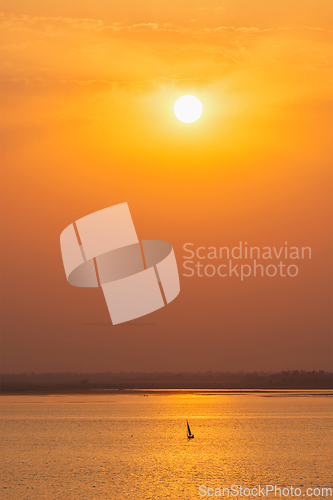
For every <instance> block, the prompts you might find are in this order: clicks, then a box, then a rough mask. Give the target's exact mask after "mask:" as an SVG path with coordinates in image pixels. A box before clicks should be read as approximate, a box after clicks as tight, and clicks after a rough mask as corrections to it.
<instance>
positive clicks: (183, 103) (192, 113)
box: [173, 95, 202, 123]
mask: <svg viewBox="0 0 333 500" xmlns="http://www.w3.org/2000/svg"><path fill="white" fill-rule="evenodd" d="M173 110H174V112H175V115H176V117H177V118H178V120H180V121H181V122H183V123H193V122H196V121H197V120H198V119H199V118H200V116H201V113H202V104H201V102H200V101H199V99H198V98H197V97H194V95H183V96H182V97H180V98H179V99H177V101H176V102H175V106H174V108H173Z"/></svg>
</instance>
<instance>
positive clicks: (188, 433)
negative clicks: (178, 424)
mask: <svg viewBox="0 0 333 500" xmlns="http://www.w3.org/2000/svg"><path fill="white" fill-rule="evenodd" d="M186 423H187V438H188V439H193V438H194V434H192V432H191V429H190V426H189V423H188V421H187V420H186Z"/></svg>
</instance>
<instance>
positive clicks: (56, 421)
mask: <svg viewBox="0 0 333 500" xmlns="http://www.w3.org/2000/svg"><path fill="white" fill-rule="evenodd" d="M324 392H325V394H326V393H327V391H323V392H321V391H311V392H306V391H303V392H300V391H295V392H293V391H292V392H290V391H289V392H284V393H282V394H281V393H264V394H263V393H259V394H250V393H249V394H241V393H238V394H237V393H236V394H234V393H230V394H216V393H215V394H204V393H196V394H187V393H184V392H182V391H179V392H178V393H177V394H167V393H164V392H161V393H160V394H152V393H149V392H145V394H149V396H148V397H146V396H144V393H142V394H140V393H139V394H125V393H120V394H114V395H113V394H109V395H85V394H82V395H52V396H51V395H50V396H2V397H1V402H2V405H1V406H2V410H1V429H2V432H1V436H2V437H1V447H2V450H1V457H2V459H1V466H2V472H1V499H2V500H72V499H77V500H85V499H87V500H88V499H89V500H102V499H103V500H127V499H128V500H157V499H163V500H165V499H172V500H194V499H200V498H204V497H203V496H200V495H199V486H200V485H205V486H206V489H207V488H208V487H211V488H214V490H210V492H212V491H214V492H215V491H217V492H218V490H215V488H223V487H224V488H231V486H232V485H240V486H242V487H243V488H245V487H249V488H253V487H256V486H257V485H261V486H263V485H277V486H281V487H290V486H291V485H293V486H294V487H300V488H302V496H303V493H304V491H305V489H306V488H308V487H313V488H315V487H320V488H321V487H329V486H331V487H332V472H333V471H332V463H333V422H332V410H333V406H332V398H330V397H327V396H325V395H324ZM187 419H188V420H189V422H190V425H191V430H192V432H193V433H194V435H195V438H194V439H193V440H188V439H187V437H186V420H187ZM303 490H304V491H303ZM203 491H208V490H203V489H202V490H201V493H202V495H203ZM225 495H226V492H225ZM230 495H231V493H230ZM205 498H208V496H206V497H205ZM212 498H217V497H215V496H214V497H212ZM231 498H232V497H231ZM237 498H248V497H245V496H243V495H242V496H238V497H237ZM271 498H274V494H273V495H272V494H271ZM313 498H326V497H325V496H322V495H320V496H317V497H313Z"/></svg>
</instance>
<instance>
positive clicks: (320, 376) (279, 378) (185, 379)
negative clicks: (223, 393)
mask: <svg viewBox="0 0 333 500" xmlns="http://www.w3.org/2000/svg"><path fill="white" fill-rule="evenodd" d="M332 388H333V376H332V373H331V372H325V371H323V370H320V371H304V370H301V371H299V370H293V371H281V372H278V373H267V372H251V373H246V372H236V373H232V372H204V373H189V372H182V373H171V372H152V373H145V372H119V373H113V372H104V373H34V372H28V373H20V374H14V373H12V374H9V373H6V374H2V375H1V390H2V392H15V391H23V392H24V391H37V392H38V391H45V390H46V391H47V390H50V391H52V390H60V391H61V390H65V391H66V390H94V389H95V390H103V389H109V390H116V389H119V390H124V389H332Z"/></svg>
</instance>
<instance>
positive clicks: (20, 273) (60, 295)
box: [0, 0, 333, 372]
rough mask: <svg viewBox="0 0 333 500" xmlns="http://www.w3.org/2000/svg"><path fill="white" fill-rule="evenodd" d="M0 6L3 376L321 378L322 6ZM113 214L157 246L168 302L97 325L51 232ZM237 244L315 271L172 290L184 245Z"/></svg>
mask: <svg viewBox="0 0 333 500" xmlns="http://www.w3.org/2000/svg"><path fill="white" fill-rule="evenodd" d="M0 6H1V8H0V11H1V22H2V30H1V31H2V35H1V60H2V71H1V89H2V90H1V99H2V101H1V108H2V112H1V150H2V153H1V157H2V173H1V175H2V183H1V184H2V197H1V203H2V208H1V215H2V267H3V269H2V355H3V359H2V368H1V371H2V372H20V371H35V372H38V371H108V370H110V371H119V370H124V371H131V370H140V371H152V370H159V371H161V370H176V371H180V370H193V371H197V370H222V371H226V370H230V371H236V370H280V369H287V368H289V369H326V370H327V369H330V368H331V352H332V351H331V311H332V306H331V286H330V284H331V248H332V246H331V245H332V238H331V236H332V233H331V224H332V217H331V198H332V196H331V193H332V183H331V163H332V162H331V159H332V147H331V141H332V30H333V23H332V8H331V0H328V1H326V0H321V1H320V2H318V0H271V1H267V0H223V1H221V0H220V1H217V0H216V1H210V0H205V1H204V0H201V1H190V0H186V1H184V0H180V1H179V0H178V1H177V2H175V1H173V0H154V1H142V0H134V1H128V0H115V1H110V0H87V1H84V2H83V1H81V0H48V1H47V2H46V1H44V0H39V1H38V0H11V1H6V0H2V1H1V3H0ZM183 94H194V95H196V96H197V97H198V98H199V99H200V100H201V102H202V105H203V114H202V117H201V118H200V120H198V121H197V122H195V123H193V124H191V125H185V124H183V123H181V122H179V121H178V120H177V119H176V118H175V116H174V114H173V105H174V102H175V101H176V99H177V98H178V97H180V96H181V95H183ZM124 201H127V202H128V204H129V207H130V210H131V213H132V217H133V219H134V223H135V226H136V230H137V233H138V236H139V238H142V239H165V240H167V241H170V242H171V243H172V244H173V246H174V248H175V252H176V257H177V261H178V266H179V271H180V274H181V277H180V278H181V293H180V296H179V297H178V298H177V299H176V300H175V301H174V302H173V303H171V304H170V305H169V306H168V307H166V308H163V309H161V310H160V311H157V312H155V313H153V314H152V315H150V316H147V317H144V318H141V319H139V320H137V321H135V322H133V323H128V324H124V325H119V326H115V327H113V326H112V325H111V324H110V325H109V324H108V322H109V316H108V311H107V308H106V305H105V302H104V300H103V297H102V292H101V290H93V289H78V288H74V287H71V286H70V285H68V283H67V281H66V278H65V274H64V271H63V266H62V261H61V254H60V248H59V236H60V233H61V231H62V230H63V229H64V228H65V227H66V226H67V225H68V224H70V223H71V222H73V221H74V220H76V219H78V218H80V217H83V216H84V215H87V214H89V213H91V212H94V211H96V210H99V209H101V208H105V207H107V206H110V205H114V204H117V203H122V202H124ZM239 241H248V242H249V244H250V245H253V246H258V245H261V246H274V245H276V246H278V247H280V246H282V245H284V242H285V241H287V242H288V244H289V245H290V246H293V245H296V246H311V248H312V256H313V257H312V259H311V261H310V262H308V261H304V262H303V263H301V264H300V273H299V276H297V277H296V278H295V279H288V280H284V279H282V278H274V279H269V278H263V279H254V278H253V279H249V280H247V281H244V282H243V283H241V282H240V281H239V280H237V279H236V278H228V279H221V278H218V277H214V278H210V279H209V278H190V279H189V278H185V277H183V276H182V273H183V269H182V263H183V259H182V255H183V254H184V252H183V250H182V245H183V244H184V243H186V242H193V243H194V244H195V245H196V246H220V245H221V246H230V247H233V246H235V245H237V244H238V243H239Z"/></svg>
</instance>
